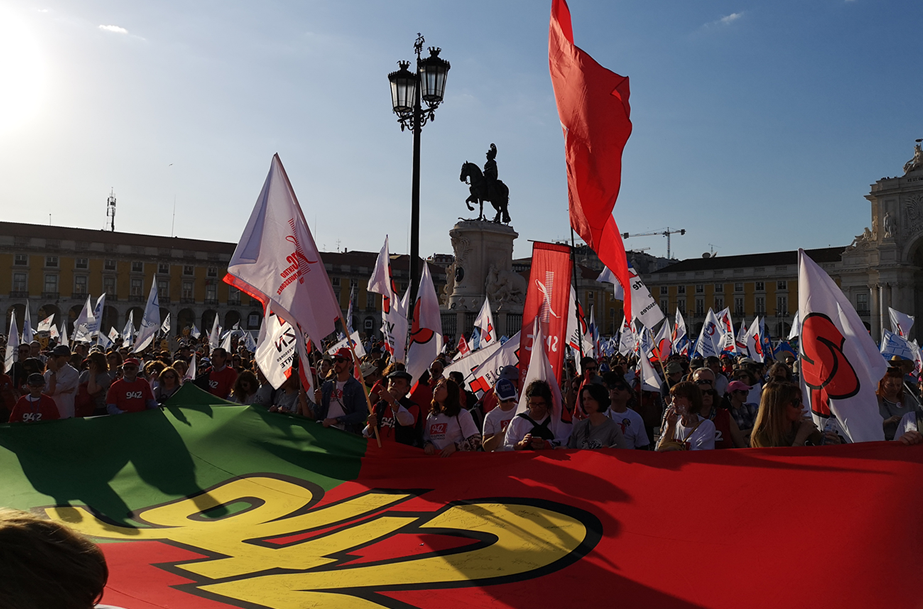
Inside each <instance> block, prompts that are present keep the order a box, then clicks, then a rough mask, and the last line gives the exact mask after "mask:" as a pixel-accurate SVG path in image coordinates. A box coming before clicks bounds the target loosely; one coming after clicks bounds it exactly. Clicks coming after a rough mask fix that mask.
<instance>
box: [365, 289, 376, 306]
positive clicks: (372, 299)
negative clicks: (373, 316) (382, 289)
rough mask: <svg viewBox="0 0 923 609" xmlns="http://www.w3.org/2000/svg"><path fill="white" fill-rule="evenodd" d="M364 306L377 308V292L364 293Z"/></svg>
mask: <svg viewBox="0 0 923 609" xmlns="http://www.w3.org/2000/svg"><path fill="white" fill-rule="evenodd" d="M365 308H366V309H375V308H378V294H376V293H375V292H367V293H366V295H365Z"/></svg>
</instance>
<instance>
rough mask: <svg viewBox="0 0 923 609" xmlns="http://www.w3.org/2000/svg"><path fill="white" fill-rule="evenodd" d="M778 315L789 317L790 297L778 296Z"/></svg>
mask: <svg viewBox="0 0 923 609" xmlns="http://www.w3.org/2000/svg"><path fill="white" fill-rule="evenodd" d="M776 315H777V316H779V315H784V316H788V296H776Z"/></svg>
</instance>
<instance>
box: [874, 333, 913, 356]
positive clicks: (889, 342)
mask: <svg viewBox="0 0 923 609" xmlns="http://www.w3.org/2000/svg"><path fill="white" fill-rule="evenodd" d="M879 352H880V353H881V355H882V357H884V358H885V360H886V361H887V360H890V359H891V358H892V357H894V356H897V357H899V358H901V359H905V360H908V361H914V359H915V354H914V349H913V347H912V346H911V345H910V342H909V341H908V340H907V339H906V338H904V337H903V336H900V335H899V334H897V333H895V332H888V331H887V330H885V331H884V335H883V336H882V337H881V348H880V349H879Z"/></svg>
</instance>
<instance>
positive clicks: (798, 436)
mask: <svg viewBox="0 0 923 609" xmlns="http://www.w3.org/2000/svg"><path fill="white" fill-rule="evenodd" d="M801 398H802V395H801V388H800V387H798V385H796V384H794V383H784V382H783V383H769V384H768V385H766V389H765V391H763V397H762V401H761V402H760V410H759V413H758V414H757V415H756V423H755V424H754V426H753V432H752V433H751V434H750V446H752V447H754V448H773V447H781V446H806V445H807V446H816V445H819V444H840V443H841V440H840V437H839V436H838V435H837V434H836V433H835V432H833V431H827V432H825V433H821V432H820V430H818V429H817V427H816V426H815V425H814V422H813V421H812V420H811V419H810V418H807V417H805V416H804V414H803V410H802V406H801Z"/></svg>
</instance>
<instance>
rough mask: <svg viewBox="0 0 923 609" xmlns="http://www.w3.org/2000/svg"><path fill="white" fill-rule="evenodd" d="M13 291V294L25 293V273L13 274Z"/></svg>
mask: <svg viewBox="0 0 923 609" xmlns="http://www.w3.org/2000/svg"><path fill="white" fill-rule="evenodd" d="M13 291H14V292H25V291H26V274H25V273H13Z"/></svg>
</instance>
